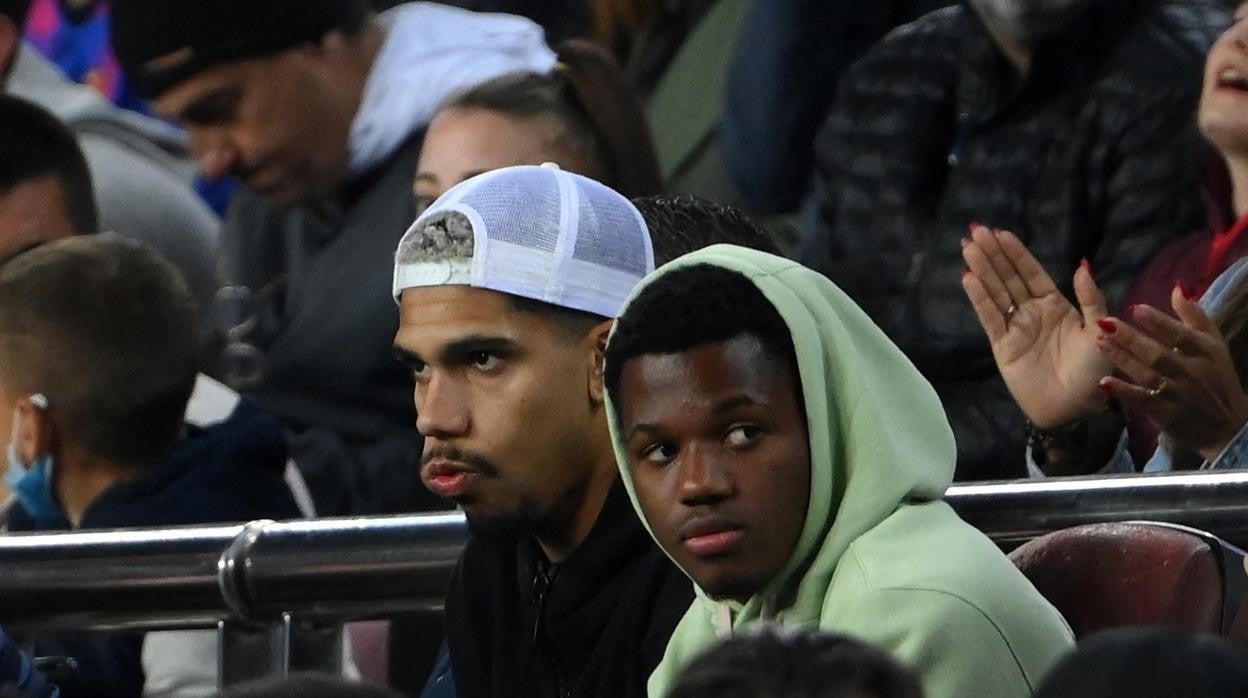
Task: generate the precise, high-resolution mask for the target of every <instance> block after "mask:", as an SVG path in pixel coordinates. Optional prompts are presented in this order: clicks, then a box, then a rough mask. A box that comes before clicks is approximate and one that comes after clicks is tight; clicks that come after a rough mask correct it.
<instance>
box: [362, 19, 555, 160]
mask: <svg viewBox="0 0 1248 698" xmlns="http://www.w3.org/2000/svg"><path fill="white" fill-rule="evenodd" d="M380 19H381V22H382V24H383V25H384V26H385V27H386V40H385V43H384V44H383V45H382V47H381V51H380V53H378V54H377V59H376V60H375V61H374V62H373V68H372V70H371V72H370V73H369V76H368V82H367V83H366V84H365V86H364V95H363V98H362V101H361V103H360V109H359V111H358V112H357V113H356V115H355V119H354V120H353V121H352V123H351V133H350V137H349V148H350V161H349V169H350V173H351V176H353V177H358V176H360V175H362V174H364V173H366V172H368V171H369V170H371V169H372V168H373V167H375V166H376V165H378V164H380V163H381V162H382V161H384V160H385V159H386V158H388V157H389V156H390V155H391V154H393V153H394V151H395V150H396V149H397V148H398V147H399V146H400V145H402V144H403V143H404V142H405V141H407V139H408V137H409V136H411V135H412V134H413V133H415V132H416V131H418V130H420V129H422V128H424V127H425V126H427V125H428V124H429V121H430V120H432V119H433V117H434V115H435V114H437V112H438V109H439V108H440V107H441V106H442V104H443V102H445V101H446V100H447V99H449V98H450V97H451V96H453V95H455V94H456V93H458V92H460V91H462V90H465V89H467V88H470V87H473V86H475V85H479V84H481V83H483V82H485V81H487V80H490V79H493V78H496V77H499V76H501V75H505V74H507V73H511V72H516V71H532V72H537V73H549V72H550V71H551V70H553V69H554V67H555V60H556V58H555V52H554V51H552V50H551V49H550V48H549V47H548V46H547V45H546V38H545V34H544V33H543V31H542V28H541V27H539V26H538V25H537V24H535V23H533V22H532V21H530V20H528V19H525V18H523V17H518V16H514V15H506V14H494V13H484V12H472V11H469V10H462V9H459V8H457V7H449V6H446V5H441V4H437V3H432V2H411V3H404V4H402V5H399V6H398V7H395V8H393V9H391V10H387V11H386V12H383V13H382V14H381V16H380Z"/></svg>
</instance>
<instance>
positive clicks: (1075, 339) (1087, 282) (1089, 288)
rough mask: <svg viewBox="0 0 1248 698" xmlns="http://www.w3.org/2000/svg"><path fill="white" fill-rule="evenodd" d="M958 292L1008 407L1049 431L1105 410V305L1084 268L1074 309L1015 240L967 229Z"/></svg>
mask: <svg viewBox="0 0 1248 698" xmlns="http://www.w3.org/2000/svg"><path fill="white" fill-rule="evenodd" d="M962 258H963V260H965V262H966V266H967V272H966V273H965V274H963V277H962V287H963V289H965V291H966V295H967V296H968V297H969V298H970V300H971V304H972V305H973V306H974V308H975V314H976V315H977V316H978V317H979V321H980V324H982V325H983V327H984V330H985V331H986V332H987V333H988V340H989V342H991V344H992V354H993V357H994V358H995V359H996V362H997V367H998V368H999V369H1000V371H1001V375H1002V377H1004V378H1005V383H1006V386H1007V387H1009V389H1010V393H1011V394H1012V395H1013V396H1014V400H1015V401H1016V402H1017V403H1018V405H1019V407H1020V408H1022V410H1023V412H1024V413H1025V414H1026V415H1027V417H1028V418H1029V419H1030V420H1031V421H1032V423H1033V424H1035V425H1036V426H1038V427H1040V428H1042V429H1049V428H1052V427H1055V426H1058V425H1060V424H1064V423H1066V422H1070V421H1073V420H1075V419H1079V418H1081V417H1086V416H1088V415H1090V414H1093V413H1095V412H1097V411H1099V410H1100V409H1102V408H1103V407H1104V405H1105V396H1104V395H1103V394H1102V392H1101V391H1100V390H1098V389H1097V388H1098V382H1099V381H1100V379H1101V378H1102V377H1103V376H1106V375H1108V374H1109V373H1110V372H1111V371H1112V368H1113V367H1112V365H1111V364H1110V362H1109V360H1108V359H1107V358H1106V357H1105V356H1104V355H1103V354H1102V353H1101V351H1100V349H1099V348H1098V346H1097V337H1098V335H1099V334H1100V330H1099V328H1098V326H1097V321H1099V320H1102V319H1104V318H1105V316H1106V310H1105V298H1104V296H1103V295H1102V294H1101V292H1100V289H1098V288H1097V286H1096V282H1095V281H1094V280H1093V279H1092V270H1091V268H1090V266H1089V265H1088V263H1087V262H1086V261H1085V262H1084V263H1083V264H1081V265H1080V266H1079V269H1078V270H1077V271H1076V272H1075V278H1074V285H1075V296H1076V298H1077V299H1078V301H1079V307H1078V308H1076V307H1075V306H1074V305H1072V304H1071V303H1070V301H1068V300H1067V299H1066V297H1065V296H1063V295H1062V294H1061V292H1060V291H1058V290H1057V286H1056V285H1055V284H1054V283H1053V279H1052V277H1050V276H1049V275H1048V273H1047V272H1045V270H1044V268H1043V267H1041V266H1040V263H1039V262H1038V261H1036V258H1035V257H1034V256H1032V254H1031V253H1030V252H1028V251H1027V248H1026V247H1025V246H1023V243H1022V242H1021V241H1019V239H1018V238H1017V237H1015V236H1014V234H1013V233H1010V232H1008V231H1003V230H990V229H989V228H986V227H984V226H981V225H973V226H972V227H971V235H970V237H969V238H967V239H966V240H964V241H963V244H962Z"/></svg>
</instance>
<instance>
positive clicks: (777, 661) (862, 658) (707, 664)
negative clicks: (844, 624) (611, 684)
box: [666, 630, 923, 698]
mask: <svg viewBox="0 0 1248 698" xmlns="http://www.w3.org/2000/svg"><path fill="white" fill-rule="evenodd" d="M666 698H923V688H922V687H921V686H920V685H919V680H918V678H917V677H916V676H915V675H914V674H913V673H912V672H910V671H909V670H908V669H906V668H905V667H903V666H902V665H900V664H898V663H897V660H895V659H893V658H892V657H890V656H889V655H887V654H885V653H884V652H881V651H880V650H878V649H875V648H874V647H871V646H870V645H867V644H865V643H862V642H859V641H858V640H855V639H854V638H852V637H849V636H848V635H833V634H829V633H819V632H805V631H795V632H791V633H785V632H776V631H772V630H764V631H762V632H757V633H745V634H743V635H738V636H735V637H732V638H730V639H728V640H725V641H723V642H721V643H719V644H718V645H715V646H714V647H712V648H711V649H709V650H707V651H706V652H703V653H702V654H700V655H698V657H697V658H695V659H694V660H693V661H692V662H690V663H689V666H687V667H685V670H684V671H682V672H681V674H680V678H678V679H677V680H676V683H674V684H673V685H672V689H671V690H670V691H669V692H668V693H667V696H666Z"/></svg>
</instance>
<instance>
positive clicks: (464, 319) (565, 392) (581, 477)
mask: <svg viewBox="0 0 1248 698" xmlns="http://www.w3.org/2000/svg"><path fill="white" fill-rule="evenodd" d="M395 346H396V347H397V349H398V350H399V353H400V355H401V357H402V359H403V360H404V361H405V362H406V363H407V364H408V366H409V367H410V369H411V371H412V375H413V377H414V379H415V383H416V388H415V402H416V410H417V413H418V414H419V418H418V420H417V427H418V428H419V429H420V432H421V433H422V434H423V435H424V436H425V451H424V455H423V458H422V464H421V472H420V475H421V480H422V481H423V482H424V483H425V486H426V487H428V488H429V489H430V491H432V492H434V493H435V494H438V495H441V496H443V497H446V498H448V499H452V500H454V501H455V502H456V503H457V504H459V505H460V506H462V507H463V509H464V512H465V514H466V515H467V516H468V520H469V523H470V524H472V525H473V527H474V529H475V530H478V531H479V532H485V533H490V532H501V533H508V534H511V535H518V534H522V533H526V532H531V531H532V529H533V528H534V526H535V525H536V524H538V523H539V522H541V521H545V520H549V519H550V518H551V517H552V516H556V515H557V514H558V513H559V507H561V506H564V505H566V503H567V502H570V501H574V500H576V499H577V498H576V497H575V494H576V493H577V492H578V491H580V490H582V489H583V488H584V487H585V486H586V483H587V481H588V479H589V477H590V474H591V472H592V471H593V469H594V466H595V465H596V462H597V455H596V453H595V449H594V448H593V446H592V443H593V438H592V435H593V433H594V430H596V429H597V430H601V428H602V427H601V425H600V424H599V423H598V422H597V421H595V419H596V414H597V413H598V412H599V411H598V410H596V409H595V408H594V402H593V400H591V397H590V393H589V380H590V376H591V373H592V372H593V371H594V368H595V365H596V363H595V351H594V349H595V346H596V345H595V341H594V339H593V338H592V337H590V336H588V335H587V337H586V338H585V340H584V341H580V342H578V341H575V340H574V339H572V338H570V337H569V335H568V333H567V332H566V331H562V330H561V329H560V328H559V327H558V326H557V325H556V324H555V323H554V322H552V321H551V320H550V319H549V318H547V317H546V316H543V315H540V314H538V313H532V312H524V311H520V310H517V309H515V308H514V307H513V305H512V304H511V302H510V301H509V300H508V298H507V297H506V296H504V295H503V294H500V293H495V292H493V291H486V290H482V289H476V288H471V287H468V286H442V287H430V288H416V289H408V290H406V291H404V292H403V296H402V308H401V316H400V325H399V332H398V335H397V337H396V339H395Z"/></svg>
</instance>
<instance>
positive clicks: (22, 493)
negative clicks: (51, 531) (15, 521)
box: [4, 395, 67, 528]
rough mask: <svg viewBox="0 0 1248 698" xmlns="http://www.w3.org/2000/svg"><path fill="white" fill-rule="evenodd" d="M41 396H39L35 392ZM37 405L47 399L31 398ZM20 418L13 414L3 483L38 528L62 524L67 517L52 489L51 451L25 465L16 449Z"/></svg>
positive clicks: (62, 526) (63, 524)
mask: <svg viewBox="0 0 1248 698" xmlns="http://www.w3.org/2000/svg"><path fill="white" fill-rule="evenodd" d="M35 397H36V398H42V396H39V395H37V396H35ZM31 401H32V402H34V403H35V405H36V406H37V407H39V408H40V409H47V407H46V405H47V400H46V399H42V404H40V401H39V400H35V399H32V400H31ZM20 421H21V415H20V413H15V414H14V415H13V438H12V439H10V440H9V448H8V454H7V455H8V460H9V467H8V470H6V471H5V473H4V483H5V484H6V485H8V486H9V489H11V490H13V495H14V496H16V497H17V501H19V502H21V504H22V508H23V509H25V510H26V513H27V514H29V515H30V518H31V519H33V520H34V522H35V524H36V525H37V526H38V527H39V528H64V527H65V525H66V523H67V521H66V519H65V514H64V513H62V512H61V508H60V507H59V506H57V504H56V495H55V494H53V492H52V465H53V461H52V455H51V454H45V455H43V456H42V457H40V458H39V459H38V460H36V461H35V462H34V464H33V465H31V466H30V467H27V466H26V464H25V463H23V462H22V458H21V456H19V455H18V453H17V434H18V431H19V424H20Z"/></svg>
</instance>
